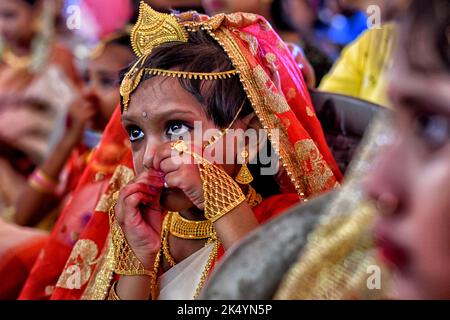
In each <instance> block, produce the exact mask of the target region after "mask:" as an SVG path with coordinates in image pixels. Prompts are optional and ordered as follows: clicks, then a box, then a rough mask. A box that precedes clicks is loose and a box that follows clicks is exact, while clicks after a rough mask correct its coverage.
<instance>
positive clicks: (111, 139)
mask: <svg viewBox="0 0 450 320" xmlns="http://www.w3.org/2000/svg"><path fill="white" fill-rule="evenodd" d="M180 19H181V20H182V21H192V20H193V19H195V20H197V21H199V20H202V21H204V22H205V23H208V24H209V25H210V26H211V30H212V31H211V35H212V36H213V37H214V38H215V39H216V40H218V42H219V43H220V45H221V46H222V47H223V48H224V49H225V51H226V52H227V53H228V55H229V57H230V59H231V60H232V62H233V64H234V66H235V67H236V69H238V70H239V71H240V77H241V81H242V83H243V85H244V88H245V89H246V92H247V95H248V97H249V99H250V101H251V103H252V105H253V108H254V109H255V112H256V114H257V115H258V116H259V120H260V121H261V123H262V125H263V127H264V128H265V129H266V130H267V131H268V132H273V130H278V132H279V141H274V140H272V141H271V142H272V145H273V146H274V148H275V150H276V151H277V153H278V154H279V155H280V158H281V161H282V164H283V168H284V172H283V174H281V175H279V177H278V178H279V181H278V182H279V184H280V187H281V192H282V194H280V195H276V196H273V197H270V198H267V199H265V200H264V201H263V202H262V203H261V204H260V205H259V206H257V207H255V208H254V213H255V216H256V217H257V219H258V221H259V222H260V223H264V222H266V221H268V220H269V219H271V218H273V217H274V216H276V215H279V214H281V213H282V212H284V211H285V210H286V209H287V208H288V207H290V206H292V205H294V204H297V203H299V202H300V201H302V200H305V199H307V198H310V197H313V196H315V195H317V194H320V193H322V192H325V191H328V190H330V189H332V188H334V187H335V186H337V185H338V184H339V182H340V180H341V178H342V175H341V173H340V172H339V169H338V168H337V166H336V163H335V162H334V159H333V157H332V155H331V152H330V150H329V149H328V146H327V144H326V142H325V138H324V135H323V132H322V129H321V126H320V123H319V121H318V119H317V117H316V115H315V113H314V108H313V106H312V104H311V100H310V97H309V94H308V90H307V88H306V85H305V83H304V80H303V76H302V73H301V70H300V69H299V67H298V65H297V64H296V62H295V59H294V58H293V57H292V55H291V53H290V51H289V49H288V48H287V47H286V45H285V44H284V43H283V42H282V41H281V39H280V38H279V36H278V35H277V34H276V33H275V32H274V31H273V30H272V28H271V27H270V25H269V24H268V23H267V21H265V20H264V18H262V17H259V16H256V15H253V14H245V13H238V14H232V15H227V16H226V15H223V14H221V15H217V16H215V17H213V18H211V19H210V20H207V19H206V18H205V17H204V16H198V15H193V14H192V13H188V14H181V15H180ZM272 63H275V64H276V67H277V69H278V71H279V74H280V80H281V81H280V82H281V83H280V86H281V89H282V91H279V90H278V88H277V86H276V85H275V84H274V82H273V81H272V78H271V72H270V71H269V65H270V64H272ZM120 120H121V119H120V114H119V113H118V112H116V113H115V115H114V116H113V118H112V119H111V121H110V124H109V126H108V128H107V130H106V132H105V134H104V136H103V140H102V142H101V145H100V148H99V150H97V152H96V153H95V154H94V161H95V159H96V157H98V155H99V154H101V153H102V152H103V151H104V150H103V149H104V148H105V146H107V145H108V143H121V142H123V141H126V140H127V137H126V135H125V133H124V132H123V130H122V128H121V124H120ZM106 148H107V147H106ZM115 165H116V166H117V167H116V168H115V171H114V173H113V174H112V175H107V176H106V177H107V179H105V180H103V181H108V184H107V188H106V191H105V192H104V193H103V194H102V195H101V196H99V195H100V193H95V194H94V193H92V195H91V197H92V198H94V199H95V200H96V201H97V204H96V207H95V209H94V210H93V214H92V216H91V218H90V219H89V221H88V222H87V223H86V224H85V225H84V226H83V228H77V231H80V233H79V234H78V237H77V239H78V241H76V242H70V241H67V240H66V238H67V236H68V235H67V232H68V230H72V229H73V226H72V225H71V224H70V223H68V221H71V220H73V221H74V223H75V224H76V221H77V220H76V218H75V219H74V218H73V217H72V216H70V215H68V214H67V212H69V211H70V210H75V207H76V206H77V205H80V204H81V203H78V204H77V203H76V202H75V201H74V200H72V201H71V203H69V205H68V208H67V207H66V209H65V214H64V213H63V215H62V216H61V217H60V220H59V222H58V225H57V227H56V228H55V230H54V232H53V233H52V239H51V240H50V241H49V243H48V245H47V246H46V249H45V252H44V254H43V255H42V257H40V259H39V260H38V261H37V263H36V265H35V266H34V268H33V271H32V273H31V276H30V277H29V279H28V281H27V283H26V285H25V286H24V288H23V290H22V293H21V296H20V298H21V299H44V298H51V299H105V297H106V295H107V292H108V290H109V288H110V285H111V282H112V280H113V278H114V277H115V276H114V270H113V266H114V261H113V255H112V253H113V250H112V245H111V242H110V239H109V221H108V211H109V208H110V206H111V203H112V195H113V193H114V192H116V191H118V190H120V188H121V187H122V186H124V185H126V184H127V183H128V182H129V181H130V180H131V179H132V178H133V169H132V155H131V151H130V149H127V152H126V153H125V154H124V155H123V156H118V157H117V159H116V162H115ZM96 173H98V169H97V168H94V167H93V166H92V165H89V166H88V169H87V171H86V173H85V174H84V175H83V178H82V179H81V181H80V184H79V186H78V188H77V190H82V189H83V188H85V187H86V186H89V185H91V184H94V183H95V179H94V176H95V175H96ZM94 202H95V201H94ZM74 216H75V217H76V214H75V215H74ZM222 254H223V252H222ZM222 254H220V256H222ZM50 293H51V294H50Z"/></svg>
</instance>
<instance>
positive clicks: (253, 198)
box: [245, 185, 263, 208]
mask: <svg viewBox="0 0 450 320" xmlns="http://www.w3.org/2000/svg"><path fill="white" fill-rule="evenodd" d="M262 200H263V199H262V196H261V195H260V194H259V193H257V192H256V190H255V189H253V187H252V186H251V185H248V192H247V197H246V199H245V201H247V203H248V205H249V206H250V207H251V208H254V207H256V206H257V205H258V204H260V203H261V202H262Z"/></svg>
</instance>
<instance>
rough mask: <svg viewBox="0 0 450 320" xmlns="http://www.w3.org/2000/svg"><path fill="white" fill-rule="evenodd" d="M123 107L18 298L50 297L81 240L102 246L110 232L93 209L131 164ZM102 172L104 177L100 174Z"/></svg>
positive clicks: (106, 221)
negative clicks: (114, 177) (117, 175)
mask: <svg viewBox="0 0 450 320" xmlns="http://www.w3.org/2000/svg"><path fill="white" fill-rule="evenodd" d="M120 119H121V114H120V108H117V110H116V112H115V113H114V115H113V116H112V119H111V121H110V123H109V124H108V126H107V127H106V129H105V132H104V134H103V137H102V140H101V142H100V146H99V148H98V149H97V150H95V151H94V154H93V155H92V157H91V159H90V160H89V162H88V165H87V168H86V170H85V171H84V173H83V175H82V176H81V178H80V179H79V182H78V186H77V187H76V189H75V191H74V192H73V194H72V196H71V199H70V200H69V202H68V203H67V204H66V206H65V207H64V208H63V210H62V212H61V214H60V217H59V219H58V222H57V224H56V225H55V227H54V229H53V231H52V233H51V236H50V241H49V242H48V243H47V245H46V247H45V248H44V254H43V255H41V256H40V258H39V259H38V261H36V264H35V265H34V267H33V270H32V271H31V274H30V276H29V278H28V280H27V282H26V283H25V285H24V287H23V290H22V292H21V294H20V296H19V299H49V298H50V295H51V293H52V292H50V291H49V290H47V291H46V288H47V287H49V286H50V287H53V286H55V285H56V283H57V281H58V278H59V276H60V274H61V272H62V270H63V268H64V266H65V264H66V262H67V259H68V257H69V256H70V253H71V250H72V248H73V246H74V244H75V243H76V241H77V240H78V239H83V238H92V239H94V241H95V242H96V243H98V245H99V248H102V247H103V244H104V241H105V239H106V235H107V233H108V232H109V222H108V220H107V219H105V217H106V215H105V214H104V213H100V214H96V213H95V212H94V208H95V206H96V204H97V202H98V201H99V199H100V197H101V195H102V194H103V193H104V192H105V190H106V189H107V188H108V182H109V178H110V177H111V176H112V174H113V172H114V170H115V168H116V167H117V166H118V165H119V164H124V165H126V166H127V167H132V157H131V150H130V149H129V147H128V146H129V142H128V136H127V134H126V133H125V131H124V130H123V128H122V124H121V121H120ZM99 174H100V175H102V176H103V178H102V179H101V180H99V179H98V175H99ZM96 180H99V181H96Z"/></svg>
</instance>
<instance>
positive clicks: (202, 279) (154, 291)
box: [151, 212, 220, 300]
mask: <svg viewBox="0 0 450 320" xmlns="http://www.w3.org/2000/svg"><path fill="white" fill-rule="evenodd" d="M172 215H173V212H169V213H168V214H167V215H166V217H165V218H164V222H163V230H162V232H161V249H160V250H159V251H158V253H157V255H156V257H155V262H154V264H153V272H155V274H156V275H158V273H159V267H160V263H161V256H162V255H165V253H164V251H165V250H167V253H169V255H170V252H168V246H167V249H164V242H165V239H166V238H167V237H168V234H169V227H168V226H169V223H170V220H171V219H172ZM213 242H214V247H213V249H212V251H211V253H210V255H209V257H208V260H207V262H206V265H205V268H204V269H203V272H202V275H201V277H200V281H199V284H198V286H197V289H196V290H195V295H194V299H196V298H197V297H198V296H199V295H200V291H201V289H202V288H203V285H204V283H205V281H206V278H207V277H208V274H209V271H210V270H211V267H212V265H213V263H214V261H215V260H216V258H217V254H218V252H219V247H220V241H219V240H218V239H217V236H216V233H215V232H214V234H213V235H211V237H210V238H209V239H208V241H207V242H206V245H209V244H211V243H213ZM206 245H205V246H206ZM166 259H167V257H166ZM168 260H169V259H168ZM169 263H170V262H169ZM157 283H158V277H157V276H156V277H155V278H154V279H152V283H151V295H152V299H153V300H156V299H157V298H158V288H157Z"/></svg>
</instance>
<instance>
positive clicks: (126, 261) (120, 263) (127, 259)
mask: <svg viewBox="0 0 450 320" xmlns="http://www.w3.org/2000/svg"><path fill="white" fill-rule="evenodd" d="M116 204H117V201H114V202H113V204H112V206H111V207H110V209H109V223H110V228H111V240H112V243H113V246H114V263H115V267H114V271H115V273H117V274H120V275H126V276H149V277H151V278H156V273H155V272H154V271H150V270H147V269H145V267H144V265H143V264H142V262H141V261H140V260H139V258H138V257H137V256H136V254H135V253H134V251H133V249H132V248H131V247H130V246H129V244H128V242H127V239H126V238H125V235H124V234H123V231H122V228H121V227H120V226H119V224H118V223H117V221H116V216H115V206H116Z"/></svg>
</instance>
